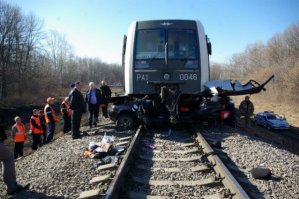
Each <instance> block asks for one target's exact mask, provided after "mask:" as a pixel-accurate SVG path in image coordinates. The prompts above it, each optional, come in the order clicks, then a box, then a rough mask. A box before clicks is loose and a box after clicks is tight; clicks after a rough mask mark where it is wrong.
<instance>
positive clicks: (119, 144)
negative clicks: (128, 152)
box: [115, 141, 129, 146]
mask: <svg viewBox="0 0 299 199" xmlns="http://www.w3.org/2000/svg"><path fill="white" fill-rule="evenodd" d="M128 144H129V141H125V142H119V143H116V144H115V146H125V145H128Z"/></svg>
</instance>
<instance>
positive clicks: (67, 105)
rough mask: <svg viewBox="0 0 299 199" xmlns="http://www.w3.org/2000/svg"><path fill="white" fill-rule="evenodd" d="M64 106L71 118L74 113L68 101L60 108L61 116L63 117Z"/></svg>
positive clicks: (63, 102)
mask: <svg viewBox="0 0 299 199" xmlns="http://www.w3.org/2000/svg"><path fill="white" fill-rule="evenodd" d="M63 104H64V105H65V108H66V113H67V116H71V115H72V111H71V109H70V104H69V103H68V102H67V101H65V100H64V101H62V103H61V106H60V112H61V115H63V111H62V106H63Z"/></svg>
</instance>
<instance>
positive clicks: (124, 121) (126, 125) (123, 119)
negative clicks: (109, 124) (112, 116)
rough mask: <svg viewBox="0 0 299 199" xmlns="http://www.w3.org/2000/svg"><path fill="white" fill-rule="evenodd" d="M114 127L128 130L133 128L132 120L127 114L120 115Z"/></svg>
mask: <svg viewBox="0 0 299 199" xmlns="http://www.w3.org/2000/svg"><path fill="white" fill-rule="evenodd" d="M116 126H117V128H118V129H120V130H130V129H132V128H133V127H134V119H133V118H132V116H130V115H129V114H122V115H120V116H119V117H118V118H117V120H116Z"/></svg>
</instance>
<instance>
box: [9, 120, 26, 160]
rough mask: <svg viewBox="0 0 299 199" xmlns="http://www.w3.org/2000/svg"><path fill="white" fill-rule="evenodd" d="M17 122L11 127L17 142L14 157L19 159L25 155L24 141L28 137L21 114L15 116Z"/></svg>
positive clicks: (12, 134)
mask: <svg viewBox="0 0 299 199" xmlns="http://www.w3.org/2000/svg"><path fill="white" fill-rule="evenodd" d="M15 122H16V123H15V124H14V125H13V127H12V129H11V136H12V138H13V139H14V142H15V148H14V157H15V159H17V158H18V157H22V156H23V148H24V142H25V139H26V129H25V125H24V124H23V123H22V120H21V118H20V117H19V116H16V117H15Z"/></svg>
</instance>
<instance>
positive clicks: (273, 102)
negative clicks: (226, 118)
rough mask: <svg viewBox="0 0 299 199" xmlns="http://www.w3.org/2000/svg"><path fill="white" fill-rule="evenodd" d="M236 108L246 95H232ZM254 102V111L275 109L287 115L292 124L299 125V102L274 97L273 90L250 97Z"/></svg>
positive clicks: (276, 111)
mask: <svg viewBox="0 0 299 199" xmlns="http://www.w3.org/2000/svg"><path fill="white" fill-rule="evenodd" d="M232 98H233V100H234V102H235V106H236V108H238V107H239V105H240V103H241V101H242V100H243V99H244V96H235V97H232ZM250 100H251V101H252V102H253V104H254V109H255V110H254V113H255V114H256V113H258V112H261V111H274V112H275V113H277V114H279V115H281V116H285V117H286V119H287V121H288V122H289V123H290V124H291V125H292V126H296V127H299V114H298V112H299V106H298V103H297V104H296V103H294V102H290V101H286V100H282V99H279V98H275V97H273V94H271V91H266V92H263V93H260V94H255V95H252V96H251V97H250Z"/></svg>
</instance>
